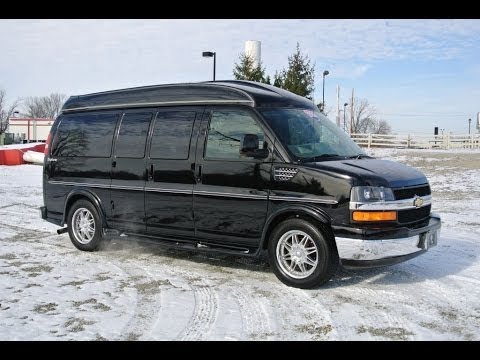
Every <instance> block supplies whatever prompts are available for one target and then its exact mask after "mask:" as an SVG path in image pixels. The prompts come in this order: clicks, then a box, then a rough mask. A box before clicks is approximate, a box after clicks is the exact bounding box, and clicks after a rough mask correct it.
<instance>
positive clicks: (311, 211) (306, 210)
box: [259, 204, 332, 249]
mask: <svg viewBox="0 0 480 360" xmlns="http://www.w3.org/2000/svg"><path fill="white" fill-rule="evenodd" d="M287 212H295V213H298V214H305V215H308V216H311V217H313V218H314V219H316V220H318V221H319V222H321V223H324V224H327V225H330V224H331V222H332V218H331V217H330V216H329V215H328V214H327V213H326V212H325V211H323V210H322V209H319V208H317V207H314V206H311V205H309V204H285V205H282V206H281V207H279V208H278V209H277V210H275V212H273V213H271V214H270V215H269V216H268V217H267V220H266V221H265V225H264V226H263V231H262V238H261V240H260V246H259V249H263V245H264V244H265V241H267V240H268V239H266V235H267V231H268V228H269V227H270V224H271V223H272V221H274V220H275V218H277V217H278V216H280V215H282V214H285V213H287Z"/></svg>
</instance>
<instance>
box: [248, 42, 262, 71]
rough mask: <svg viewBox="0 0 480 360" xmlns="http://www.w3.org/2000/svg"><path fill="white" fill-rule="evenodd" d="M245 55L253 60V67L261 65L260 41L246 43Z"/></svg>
mask: <svg viewBox="0 0 480 360" xmlns="http://www.w3.org/2000/svg"><path fill="white" fill-rule="evenodd" d="M245 55H246V56H249V57H251V58H252V59H253V67H257V66H258V65H260V61H261V43H260V41H258V40H247V41H245Z"/></svg>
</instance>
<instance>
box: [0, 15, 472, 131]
mask: <svg viewBox="0 0 480 360" xmlns="http://www.w3.org/2000/svg"><path fill="white" fill-rule="evenodd" d="M246 40H259V41H261V55H262V56H261V60H262V62H263V65H264V66H265V67H266V70H267V73H268V74H269V75H271V77H272V78H273V74H274V73H275V71H276V70H281V69H282V68H284V67H286V66H287V64H288V60H287V58H288V56H289V55H291V54H292V53H293V52H294V51H295V46H296V43H297V42H299V43H300V47H301V50H302V52H303V53H304V54H306V55H308V57H309V58H310V59H311V61H312V63H314V64H315V69H316V75H315V87H316V90H315V93H314V98H315V101H316V102H319V101H321V98H322V72H323V70H325V69H327V70H329V71H330V75H328V76H327V77H326V80H325V102H326V104H327V108H330V107H334V108H335V109H336V86H337V85H340V87H341V93H340V94H341V99H340V102H341V104H342V105H343V103H344V102H349V99H348V98H349V97H350V95H351V91H352V88H354V89H355V95H356V96H358V97H360V98H366V99H368V100H369V102H370V103H371V104H373V105H374V106H375V107H376V108H377V109H378V110H379V117H380V118H382V119H385V120H387V121H388V122H389V123H390V125H391V126H392V128H393V131H394V132H397V133H408V132H412V133H433V128H434V126H438V127H439V128H440V129H444V131H446V132H452V133H467V132H468V119H469V118H471V119H472V131H473V130H474V129H475V127H474V125H475V122H476V114H477V112H479V111H480V20H423V19H422V20H398V19H397V20H381V19H378V20H300V19H290V20H273V19H269V20H231V19H229V20H219V19H215V20H200V19H199V20H192V19H189V20H172V19H169V20H167V19H165V20H148V19H142V20H115V19H109V20H47V19H44V20H24V19H22V20H0V44H1V50H0V53H1V56H0V88H3V89H4V90H5V91H6V92H7V97H8V100H9V101H13V100H14V99H16V98H18V97H27V96H44V95H48V94H50V93H52V92H60V93H64V94H66V95H77V94H83V93H89V92H97V91H103V90H110V89H117V88H124V87H131V86H142V85H151V84H161V83H175V82H195V81H205V80H211V79H212V67H213V65H212V59H211V58H203V57H202V56H201V53H202V51H215V52H216V53H217V69H216V70H217V75H216V78H217V80H222V79H232V78H233V74H232V69H233V66H234V63H235V62H237V61H238V57H239V55H240V54H241V53H242V52H243V51H244V48H245V41H246ZM341 108H343V106H341ZM342 116H343V115H342ZM330 118H331V119H333V120H334V119H335V111H334V110H332V111H331V112H330Z"/></svg>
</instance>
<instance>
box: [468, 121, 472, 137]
mask: <svg viewBox="0 0 480 360" xmlns="http://www.w3.org/2000/svg"><path fill="white" fill-rule="evenodd" d="M471 123H472V119H468V135H470V124H471Z"/></svg>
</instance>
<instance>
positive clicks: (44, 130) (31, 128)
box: [5, 117, 54, 145]
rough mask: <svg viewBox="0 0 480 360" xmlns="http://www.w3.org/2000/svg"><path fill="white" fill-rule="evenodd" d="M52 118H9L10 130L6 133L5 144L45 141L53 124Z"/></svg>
mask: <svg viewBox="0 0 480 360" xmlns="http://www.w3.org/2000/svg"><path fill="white" fill-rule="evenodd" d="M53 122H54V119H50V118H18V117H11V118H10V119H9V125H8V130H7V132H6V133H5V145H8V144H19V143H30V142H39V141H40V142H45V141H47V137H48V134H49V133H50V129H51V127H52V125H53Z"/></svg>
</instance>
